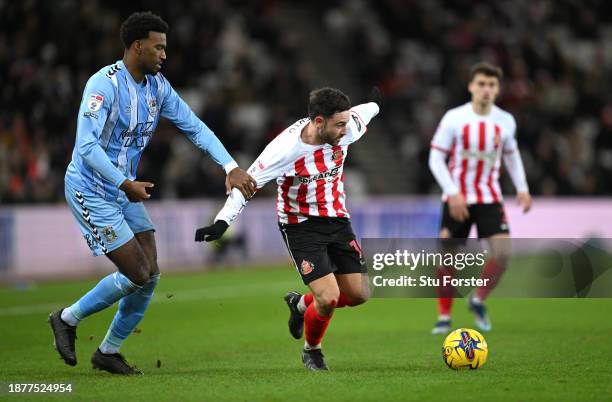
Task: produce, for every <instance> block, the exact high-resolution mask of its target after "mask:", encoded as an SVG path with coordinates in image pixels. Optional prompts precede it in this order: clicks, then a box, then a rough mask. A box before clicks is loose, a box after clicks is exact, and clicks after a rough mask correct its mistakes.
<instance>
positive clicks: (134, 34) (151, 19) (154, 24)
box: [119, 11, 168, 49]
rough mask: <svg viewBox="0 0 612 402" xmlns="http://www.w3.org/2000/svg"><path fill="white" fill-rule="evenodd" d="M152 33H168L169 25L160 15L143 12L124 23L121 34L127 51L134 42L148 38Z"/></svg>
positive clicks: (130, 17)
mask: <svg viewBox="0 0 612 402" xmlns="http://www.w3.org/2000/svg"><path fill="white" fill-rule="evenodd" d="M150 31H153V32H160V33H168V24H167V23H166V21H164V20H163V19H162V18H161V17H160V16H159V15H155V14H153V13H152V12H151V11H143V12H137V13H133V14H132V15H130V16H129V17H128V18H127V19H126V20H125V21H123V24H121V30H120V31H119V34H120V36H121V42H123V46H125V48H126V49H127V48H129V47H130V46H132V43H134V41H136V40H139V39H145V38H148V37H149V32H150Z"/></svg>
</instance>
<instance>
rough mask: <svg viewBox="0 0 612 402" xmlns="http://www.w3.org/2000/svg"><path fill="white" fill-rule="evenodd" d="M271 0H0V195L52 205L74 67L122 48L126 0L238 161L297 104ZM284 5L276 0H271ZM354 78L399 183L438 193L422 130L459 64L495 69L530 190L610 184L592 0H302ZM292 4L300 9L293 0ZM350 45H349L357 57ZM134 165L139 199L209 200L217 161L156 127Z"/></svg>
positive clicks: (291, 55) (299, 90)
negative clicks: (143, 13) (146, 21)
mask: <svg viewBox="0 0 612 402" xmlns="http://www.w3.org/2000/svg"><path fill="white" fill-rule="evenodd" d="M281 3H282V2H281V1H280V0H278V1H273V0H270V1H263V0H262V1H252V2H251V1H249V2H241V1H236V0H234V1H223V0H207V1H199V2H196V1H193V2H192V1H186V0H174V1H172V2H165V1H161V0H159V1H154V0H152V1H134V2H129V4H128V3H127V2H119V1H104V2H102V1H95V0H91V1H78V0H58V1H44V0H25V1H19V2H13V1H7V0H0V202H1V203H2V204H5V203H22V202H54V201H58V200H61V199H62V197H63V176H64V172H65V168H66V166H67V164H68V162H69V161H70V155H71V152H72V148H73V145H74V136H75V122H76V111H77V109H78V105H79V103H80V99H81V96H82V89H83V87H84V84H85V82H86V81H87V79H88V78H89V77H90V76H91V75H92V74H93V73H94V72H95V71H97V70H98V69H99V68H101V67H103V66H105V65H108V64H111V63H113V62H114V61H116V60H118V59H120V58H121V57H122V54H123V49H122V46H121V42H120V40H119V26H120V24H121V22H122V21H123V19H125V18H126V17H127V16H128V15H129V14H130V13H131V12H132V11H134V10H149V9H150V10H152V11H154V12H156V13H158V14H160V15H161V16H162V17H163V18H164V19H165V20H166V21H167V22H168V23H169V24H170V32H169V34H168V62H167V63H165V64H164V69H163V73H164V75H166V77H167V78H168V79H169V81H170V82H171V83H172V85H173V86H174V87H175V88H176V89H177V90H179V93H180V94H181V95H182V96H183V97H184V98H185V99H186V100H187V101H188V103H189V104H190V105H192V107H193V108H194V111H195V112H196V113H197V114H198V115H199V116H200V117H201V118H202V120H203V121H205V122H206V123H207V124H208V125H209V126H210V127H211V128H212V129H213V130H214V131H215V132H217V133H218V134H219V135H220V136H221V137H222V140H223V142H224V144H225V145H226V147H227V148H228V149H229V150H230V152H231V153H232V154H233V155H234V156H235V157H236V158H237V159H238V161H239V163H240V164H241V165H242V166H243V167H246V166H248V164H249V163H250V162H251V161H252V160H253V158H254V157H255V156H256V155H257V154H258V153H259V152H260V151H261V150H262V149H263V147H264V145H265V144H266V143H267V142H268V141H269V140H270V139H272V138H274V136H275V135H276V134H278V133H279V132H280V131H281V130H282V129H283V128H285V127H286V126H287V125H288V124H290V123H291V122H293V121H295V120H296V119H298V118H300V117H304V116H305V115H306V99H307V94H308V91H309V90H310V89H312V83H313V82H314V79H313V65H314V63H318V62H321V61H317V60H311V59H309V57H308V54H305V52H303V51H302V45H303V41H305V40H309V38H304V37H303V36H302V35H300V33H299V32H296V30H295V29H292V24H291V23H285V24H281V23H279V21H281V20H282V16H280V15H279V9H280V5H281ZM287 4H289V6H291V4H292V3H291V2H289V3H283V4H282V5H283V6H287ZM309 4H310V5H309V7H313V8H314V9H316V14H315V15H317V16H320V20H317V21H312V23H316V24H320V25H321V27H322V28H324V29H325V30H326V31H325V35H324V38H326V39H329V42H327V43H321V44H319V45H318V46H333V47H334V48H336V49H338V51H339V52H340V53H341V55H342V57H340V58H341V59H343V60H344V62H346V63H347V67H348V68H347V69H346V70H347V73H348V74H349V75H350V77H351V79H352V80H353V82H354V83H355V87H360V88H365V87H366V85H364V84H370V83H375V84H378V85H379V86H380V87H381V89H382V90H383V92H384V95H385V104H384V107H385V109H384V119H379V120H381V122H382V123H381V124H382V125H383V127H384V130H382V131H383V132H384V133H385V135H388V136H389V139H390V142H391V143H392V144H395V145H396V146H395V147H394V150H393V151H394V152H398V153H399V155H398V157H399V158H400V159H401V160H402V166H403V168H404V169H405V171H406V172H408V173H407V179H406V180H408V182H409V188H410V192H411V193H414V194H427V193H431V192H435V191H437V188H436V185H435V183H434V181H433V178H432V177H431V175H430V174H429V172H428V168H427V154H428V152H429V141H430V139H431V136H432V135H433V132H434V131H435V128H436V125H437V123H438V122H439V120H440V118H441V117H442V115H443V113H444V112H445V110H447V109H448V108H451V107H454V106H457V105H460V104H461V103H463V102H466V101H467V100H468V93H467V90H466V84H467V83H466V79H467V72H468V70H469V67H470V65H471V64H473V63H475V62H477V61H480V60H487V61H490V62H493V63H497V64H499V65H500V66H501V67H502V68H503V69H504V72H505V78H504V81H503V90H502V94H501V96H500V99H499V102H498V104H499V105H500V106H501V107H502V108H505V109H506V110H508V111H510V112H511V113H513V114H514V116H515V117H516V119H517V122H518V141H519V144H520V147H521V151H522V156H523V160H524V162H525V166H526V170H527V175H528V181H529V183H530V186H531V190H532V192H533V193H534V194H538V195H551V196H552V195H603V194H610V193H612V95H611V94H610V92H609V91H608V90H607V89H608V88H610V84H611V82H610V77H611V75H610V72H611V71H610V70H611V68H612V25H611V19H612V6H609V5H608V3H607V2H604V1H553V0H534V1H530V0H516V1H471V0H455V1H442V0H431V1H418V0H378V1H376V2H374V1H371V2H369V1H365V0H355V1H337V0H336V1H325V2H324V1H317V2H313V3H309ZM302 6H304V5H303V4H302ZM356 55H357V56H356ZM139 177H141V178H142V179H146V180H148V181H153V182H154V183H156V191H155V192H154V195H153V196H154V198H158V197H160V198H177V197H195V196H209V195H215V196H219V195H220V194H221V195H222V194H223V178H224V175H223V173H222V171H221V170H220V169H218V168H216V167H215V165H214V164H213V163H212V162H211V161H210V160H209V158H207V157H205V156H203V155H202V153H201V152H199V151H198V150H197V149H196V148H195V147H193V146H192V145H191V144H190V143H189V142H188V141H187V140H186V139H185V138H184V137H183V136H181V135H178V134H176V129H175V128H173V127H172V126H170V125H168V124H160V126H159V128H158V130H157V132H156V134H155V136H154V137H153V140H152V142H151V144H150V145H149V147H148V148H147V150H145V152H144V155H143V159H142V161H141V166H140V168H139Z"/></svg>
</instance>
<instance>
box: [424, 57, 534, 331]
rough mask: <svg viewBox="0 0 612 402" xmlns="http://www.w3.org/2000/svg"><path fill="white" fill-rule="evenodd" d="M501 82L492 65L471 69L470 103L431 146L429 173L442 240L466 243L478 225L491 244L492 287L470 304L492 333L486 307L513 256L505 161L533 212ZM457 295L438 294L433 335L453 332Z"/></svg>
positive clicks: (445, 123) (447, 290)
mask: <svg viewBox="0 0 612 402" xmlns="http://www.w3.org/2000/svg"><path fill="white" fill-rule="evenodd" d="M501 79H502V70H501V69H500V68H499V67H497V66H494V65H491V64H489V63H478V64H476V65H474V66H473V67H472V68H471V71H470V77H469V83H468V90H469V92H470V94H471V101H470V102H468V103H466V104H464V105H461V106H459V107H456V108H454V109H451V110H449V111H447V112H446V114H445V115H444V117H443V118H442V120H441V121H440V124H439V125H438V128H437V130H436V133H435V135H434V137H433V139H432V141H431V151H430V154H429V167H430V169H431V172H432V173H433V175H434V177H435V178H436V181H437V182H438V184H439V185H440V187H441V188H442V192H443V195H442V201H443V209H442V222H441V225H440V238H442V239H465V238H467V237H468V236H469V233H470V230H471V228H472V225H473V224H475V225H476V228H477V230H478V237H479V238H481V239H486V240H487V242H488V245H489V248H490V253H489V258H488V259H487V262H486V264H485V266H484V269H483V272H482V275H481V278H483V279H488V281H487V282H486V283H487V285H486V286H483V287H479V288H477V289H476V290H475V292H474V294H473V295H472V296H471V297H470V299H469V301H468V306H469V308H470V310H471V311H472V312H473V313H474V315H475V320H476V326H477V327H478V328H479V329H480V330H483V331H489V330H490V329H491V321H490V319H489V317H488V315H487V309H486V307H485V305H484V301H485V300H486V298H487V297H488V296H489V294H490V292H491V291H492V290H493V289H494V288H495V286H496V285H497V283H498V281H499V279H500V277H501V276H502V274H503V272H504V270H505V269H506V266H507V264H508V261H509V258H510V252H511V244H510V241H509V233H510V231H509V227H508V222H507V221H506V215H505V213H504V206H503V198H502V194H501V188H500V185H499V174H500V168H501V161H502V159H503V161H504V165H505V167H506V169H507V171H508V173H509V174H510V177H511V178H512V182H513V184H514V187H515V188H516V191H517V199H518V202H519V203H520V205H521V206H522V208H523V212H524V213H526V212H528V211H529V209H530V208H531V196H530V194H529V187H528V186H527V180H526V178H525V170H524V168H523V162H522V160H521V155H520V153H519V149H518V146H517V142H516V122H515V120H514V117H513V116H512V115H511V114H510V113H508V112H506V111H504V110H502V109H500V108H499V107H497V106H496V105H495V104H494V103H495V98H496V97H497V95H498V94H499V90H500V81H501ZM447 157H448V159H449V163H448V165H447V164H446V158H447ZM452 270H453V269H452V267H446V268H443V267H440V268H439V270H438V275H439V276H442V275H452ZM453 292H454V288H453V287H451V286H446V287H444V286H441V287H439V288H438V314H439V315H438V322H437V323H436V325H435V326H434V328H433V330H432V333H434V334H439V333H440V334H446V333H448V332H449V331H450V330H451V307H452V304H453V298H452V297H453Z"/></svg>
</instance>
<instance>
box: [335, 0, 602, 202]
mask: <svg viewBox="0 0 612 402" xmlns="http://www.w3.org/2000/svg"><path fill="white" fill-rule="evenodd" d="M325 15H326V17H325V19H326V25H327V27H328V29H329V30H330V31H331V32H333V35H331V37H333V38H335V45H336V46H337V47H338V48H339V49H344V51H345V54H346V55H355V54H359V62H358V63H353V64H351V67H352V68H351V71H352V72H353V73H354V75H355V79H357V80H360V81H362V82H376V83H378V84H379V85H380V86H381V88H382V89H383V91H384V93H385V95H386V102H385V109H384V122H385V124H386V126H387V129H386V130H385V132H386V133H388V134H389V135H390V136H391V141H392V142H393V143H395V144H397V145H398V149H399V150H400V151H399V152H400V158H401V159H402V161H403V166H404V167H405V172H407V174H409V175H410V179H409V182H410V183H411V184H412V187H411V192H414V193H429V192H432V191H436V190H435V188H436V187H437V186H436V185H435V183H434V181H433V180H432V177H431V175H430V174H429V173H428V172H427V169H428V168H427V156H428V152H429V142H430V140H431V137H432V135H433V133H434V131H435V129H436V126H437V124H438V122H439V120H440V118H441V117H442V115H443V114H444V112H445V111H446V110H448V109H449V108H452V107H455V106H459V105H461V104H463V103H464V102H466V101H468V100H469V93H468V92H467V88H466V86H467V79H468V71H469V68H470V66H471V65H472V64H473V63H476V62H478V61H482V60H485V61H489V62H492V63H495V64H498V65H500V66H501V67H502V68H503V70H504V72H505V78H504V80H503V86H502V88H503V89H502V93H501V95H500V97H499V98H498V102H497V103H498V105H499V106H501V107H502V108H504V109H506V110H508V111H509V112H511V113H512V114H513V115H514V116H515V118H516V120H517V123H518V130H517V135H518V141H519V144H520V147H521V151H522V156H523V161H524V163H525V167H526V170H527V176H528V181H529V184H530V187H531V191H532V192H533V193H534V194H539V195H546V196H554V195H603V194H611V193H612V93H611V92H610V90H609V88H610V85H611V84H612V82H611V77H612V75H611V74H610V73H611V70H612V25H611V22H612V3H609V2H606V1H569V0H561V1H556V0H513V1H473V0H454V1H442V0H431V1H419V0H379V1H376V2H368V1H359V0H358V1H351V2H348V1H347V2H341V1H338V2H336V3H335V5H334V6H333V7H332V8H331V9H329V10H327V11H326V14H325ZM505 184H506V185H507V184H508V183H507V182H506V183H505Z"/></svg>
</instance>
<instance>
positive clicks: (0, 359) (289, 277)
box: [0, 268, 612, 402]
mask: <svg viewBox="0 0 612 402" xmlns="http://www.w3.org/2000/svg"><path fill="white" fill-rule="evenodd" d="M94 284H95V281H92V280H90V281H81V282H67V283H48V284H41V285H39V286H38V287H36V288H33V289H30V290H15V289H0V334H1V339H0V382H4V385H3V386H4V388H5V389H6V382H45V383H66V382H71V383H73V384H74V391H73V394H72V396H71V397H67V396H65V395H63V396H56V397H54V396H49V395H47V396H45V397H42V398H41V397H39V396H35V395H30V396H20V397H15V396H10V397H8V399H7V400H13V399H15V400H17V399H26V398H29V399H32V400H47V399H54V398H56V399H62V400H63V399H67V398H70V399H73V400H96V401H102V400H113V401H117V400H121V401H125V400H129V401H138V400H143V401H144V400H169V401H178V400H214V401H218V400H237V401H255V400H261V401H273V400H279V401H287V400H311V401H317V400H346V401H349V400H350V401H357V400H372V401H374V400H376V401H380V400H384V401H392V400H402V401H411V400H415V401H417V400H418V401H424V400H432V401H440V400H452V401H463V400H465V401H468V400H470V401H491V400H495V401H496V402H498V401H506V400H508V401H545V400H550V401H561V400H563V401H565V400H580V401H587V400H610V398H611V397H612V381H611V380H612V368H611V367H612V366H611V364H610V360H608V359H609V358H610V356H612V343H611V342H610V334H612V322H611V321H610V320H609V313H610V311H611V309H612V300H609V299H597V300H595V299H582V300H575V299H573V300H572V299H546V300H543V299H539V300H534V299H532V300H512V299H491V300H490V301H489V307H490V311H491V314H492V319H493V325H494V330H493V332H491V333H489V334H487V335H486V339H487V341H488V344H489V348H490V351H489V358H488V361H487V364H486V365H485V366H484V368H482V369H479V370H474V371H463V372H455V371H452V370H450V369H448V368H447V367H446V366H445V365H444V363H443V362H442V359H441V356H440V351H441V343H442V340H443V337H442V336H432V335H430V334H429V330H430V328H431V325H432V324H433V322H434V319H435V301H434V300H432V299H374V300H370V301H369V302H368V303H367V304H366V305H364V306H360V307H357V308H344V309H342V310H338V311H337V312H336V314H335V316H334V319H333V320H332V322H331V325H330V327H329V330H328V333H327V335H326V337H325V341H324V351H325V353H326V357H327V360H328V363H329V365H330V367H331V370H332V371H330V372H329V373H310V372H307V371H306V370H305V369H304V368H303V367H302V364H301V361H300V350H301V346H302V343H301V341H296V340H294V339H293V338H291V337H290V335H289V333H288V331H287V325H286V319H287V315H288V314H287V308H286V306H285V304H284V302H283V300H282V297H283V295H284V294H285V292H286V291H287V290H289V289H303V286H301V284H300V282H299V278H298V277H297V275H296V274H295V272H294V271H292V270H291V269H290V268H276V269H258V270H241V271H236V270H234V271H216V272H209V273H198V274H179V275H166V276H163V277H162V280H161V282H160V285H159V287H158V290H157V293H156V296H155V299H154V303H153V304H152V305H151V306H150V308H149V311H148V313H147V315H146V317H145V319H144V320H143V321H142V322H141V323H140V325H139V329H140V330H141V332H140V333H135V334H132V335H131V336H130V338H129V339H128V340H127V342H126V343H125V345H124V347H123V349H122V351H123V352H124V354H125V355H126V356H127V358H128V360H130V361H131V362H133V363H135V364H137V365H138V367H140V368H141V369H142V370H143V371H144V372H145V376H143V377H129V378H125V377H117V376H112V375H110V374H106V373H101V372H98V371H94V370H92V369H91V366H90V363H89V358H90V356H91V354H92V352H93V351H94V350H95V348H96V347H97V345H98V343H99V342H100V340H101V339H102V337H103V336H104V334H105V332H106V329H107V326H108V324H109V323H110V321H111V319H112V316H113V314H114V308H111V309H108V310H107V311H103V312H101V313H99V314H96V315H94V316H92V317H89V318H87V319H86V320H85V321H83V323H82V324H81V325H80V327H79V330H78V336H79V339H78V340H77V353H78V357H79V364H78V366H76V367H69V366H66V365H64V364H63V362H62V361H60V360H59V358H58V356H57V354H56V352H55V351H54V350H53V347H52V338H51V333H50V330H49V328H48V324H47V323H46V318H47V314H48V312H49V311H51V310H52V309H53V308H54V306H64V305H67V304H69V303H71V302H72V301H74V300H75V299H76V298H77V297H78V296H80V295H81V294H82V293H83V292H84V291H86V290H88V289H89V288H90V287H91V286H92V285H94ZM170 295H172V297H169V296H170ZM455 303H456V309H455V316H454V322H453V323H454V325H455V326H468V327H471V326H472V325H473V323H472V317H471V316H470V315H469V313H468V312H467V311H466V308H465V303H464V300H456V301H455ZM158 360H159V361H161V367H159V368H157V367H156V366H157V361H158ZM5 397H6V394H4V396H3V395H0V399H1V398H5Z"/></svg>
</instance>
